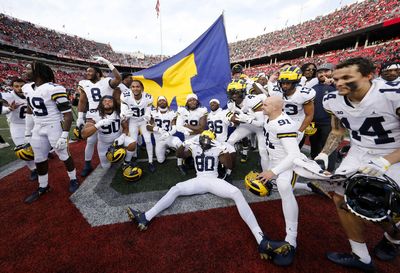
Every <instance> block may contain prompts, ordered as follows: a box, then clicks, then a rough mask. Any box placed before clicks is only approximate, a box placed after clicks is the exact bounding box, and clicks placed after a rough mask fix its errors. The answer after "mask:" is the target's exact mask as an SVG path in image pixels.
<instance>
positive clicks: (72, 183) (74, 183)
mask: <svg viewBox="0 0 400 273" xmlns="http://www.w3.org/2000/svg"><path fill="white" fill-rule="evenodd" d="M78 188H79V183H78V180H76V179H71V180H70V181H69V188H68V190H69V192H70V193H74V192H75V191H76V190H77V189H78Z"/></svg>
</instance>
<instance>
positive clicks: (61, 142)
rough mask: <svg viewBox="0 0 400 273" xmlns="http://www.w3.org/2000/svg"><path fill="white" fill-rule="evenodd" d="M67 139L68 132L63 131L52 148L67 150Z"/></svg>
mask: <svg viewBox="0 0 400 273" xmlns="http://www.w3.org/2000/svg"><path fill="white" fill-rule="evenodd" d="M67 138H68V132H67V131H63V132H62V134H61V136H60V138H59V139H58V140H57V143H56V146H54V149H56V150H63V149H65V148H67Z"/></svg>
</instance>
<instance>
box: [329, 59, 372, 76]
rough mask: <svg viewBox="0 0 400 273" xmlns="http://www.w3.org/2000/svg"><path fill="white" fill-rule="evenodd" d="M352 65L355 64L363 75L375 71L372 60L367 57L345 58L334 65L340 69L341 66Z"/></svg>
mask: <svg viewBox="0 0 400 273" xmlns="http://www.w3.org/2000/svg"><path fill="white" fill-rule="evenodd" d="M352 65H357V67H358V71H359V72H360V73H361V75H363V76H364V77H366V76H368V75H369V74H371V73H374V72H375V65H374V64H373V63H372V61H371V60H369V59H366V58H362V57H356V58H351V59H347V60H345V61H343V62H341V63H339V64H338V65H337V66H336V69H341V68H344V67H348V66H352Z"/></svg>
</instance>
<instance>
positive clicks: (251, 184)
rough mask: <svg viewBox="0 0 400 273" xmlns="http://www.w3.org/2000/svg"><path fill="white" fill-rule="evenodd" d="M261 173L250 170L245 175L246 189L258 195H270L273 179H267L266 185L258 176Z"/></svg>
mask: <svg viewBox="0 0 400 273" xmlns="http://www.w3.org/2000/svg"><path fill="white" fill-rule="evenodd" d="M258 175H259V173H258V172H255V171H251V172H249V173H248V174H247V175H246V176H245V177H244V186H245V187H246V189H247V190H248V191H249V192H251V193H253V194H255V195H257V196H269V195H270V194H271V190H272V188H273V183H272V181H271V180H270V181H267V183H266V184H265V185H264V184H263V183H262V182H261V181H260V180H259V179H258V178H257V177H258Z"/></svg>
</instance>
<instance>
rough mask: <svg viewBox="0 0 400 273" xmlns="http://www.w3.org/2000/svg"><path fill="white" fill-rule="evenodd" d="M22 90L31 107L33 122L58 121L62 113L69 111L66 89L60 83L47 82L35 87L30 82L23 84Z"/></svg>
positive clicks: (69, 105) (60, 119)
mask: <svg viewBox="0 0 400 273" xmlns="http://www.w3.org/2000/svg"><path fill="white" fill-rule="evenodd" d="M22 91H23V92H24V96H25V97H26V100H27V101H28V105H29V107H30V108H31V109H32V113H33V120H34V122H35V123H53V122H60V121H62V119H63V117H62V114H63V113H67V112H70V111H71V104H70V103H69V100H68V97H67V93H66V90H65V88H64V87H63V86H61V85H58V84H55V83H52V82H48V83H44V84H42V85H40V86H38V87H36V86H35V83H33V82H31V83H27V84H25V85H24V86H23V87H22Z"/></svg>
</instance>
